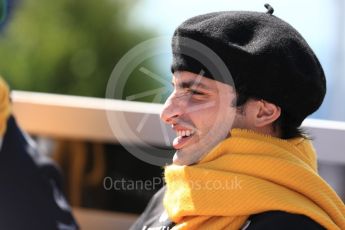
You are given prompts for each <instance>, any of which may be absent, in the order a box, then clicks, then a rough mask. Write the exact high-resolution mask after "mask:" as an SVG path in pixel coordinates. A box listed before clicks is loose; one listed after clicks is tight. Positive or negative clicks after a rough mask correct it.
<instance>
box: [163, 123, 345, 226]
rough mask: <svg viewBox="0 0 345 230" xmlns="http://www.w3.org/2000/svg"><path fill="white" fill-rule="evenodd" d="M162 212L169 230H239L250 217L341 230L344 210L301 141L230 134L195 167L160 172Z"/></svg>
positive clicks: (236, 131)
mask: <svg viewBox="0 0 345 230" xmlns="http://www.w3.org/2000/svg"><path fill="white" fill-rule="evenodd" d="M165 180H166V185H167V190H166V194H165V197H164V201H163V203H164V207H165V209H166V210H167V212H168V215H169V217H170V218H171V220H172V221H173V222H175V223H176V226H175V227H174V228H173V229H240V228H241V226H243V224H244V223H245V221H246V220H247V219H248V217H249V216H250V215H252V214H256V213H261V212H265V211H272V210H280V211H285V212H289V213H295V214H303V215H306V216H308V217H310V218H311V219H313V220H314V221H316V222H318V223H319V224H321V225H322V226H324V227H325V228H327V229H345V206H344V204H343V202H342V201H341V200H340V198H339V197H338V196H337V194H336V193H335V192H334V191H333V190H332V188H331V187H330V186H329V185H328V184H327V183H326V182H325V181H324V180H323V179H322V178H321V177H320V176H319V175H318V173H317V162H316V155H315V151H314V149H313V146H312V144H311V142H310V141H309V140H307V139H305V138H293V139H289V140H282V139H279V138H274V137H270V136H266V135H261V134H258V133H254V132H252V131H248V130H240V129H233V130H232V131H231V137H230V138H227V139H226V140H224V141H223V142H221V143H220V144H218V145H217V146H216V147H215V148H214V149H213V150H212V151H211V152H209V153H208V154H207V155H206V156H205V157H204V158H203V159H202V160H201V161H200V162H199V163H198V164H196V165H192V166H178V165H170V166H167V167H166V168H165Z"/></svg>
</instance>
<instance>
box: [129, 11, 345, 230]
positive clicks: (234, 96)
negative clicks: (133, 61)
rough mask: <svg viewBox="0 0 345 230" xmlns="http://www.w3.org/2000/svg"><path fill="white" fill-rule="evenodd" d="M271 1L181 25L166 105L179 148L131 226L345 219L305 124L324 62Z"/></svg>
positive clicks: (280, 225) (311, 224)
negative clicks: (323, 175)
mask: <svg viewBox="0 0 345 230" xmlns="http://www.w3.org/2000/svg"><path fill="white" fill-rule="evenodd" d="M266 8H267V9H268V11H267V13H257V12H241V11H237V12H231V11H230V12H229V11H228V12H226V11H224V12H216V13H210V14H206V15H200V16H196V17H193V18H191V19H189V20H187V21H185V22H184V23H182V24H181V25H180V26H179V27H178V28H177V29H176V31H175V33H174V36H173V39H172V49H173V63H172V72H173V79H172V84H173V85H174V91H173V92H172V94H171V95H170V97H169V98H168V99H167V101H166V102H165V105H164V109H163V111H162V113H161V119H162V120H163V121H164V122H166V123H167V124H169V125H171V127H172V129H174V130H175V131H176V135H177V137H176V138H175V139H174V141H173V147H174V148H175V149H176V153H175V155H174V158H173V164H172V165H169V166H167V167H165V172H164V175H165V181H166V186H165V187H163V188H162V190H160V191H159V192H158V193H157V194H156V195H155V196H154V197H153V198H152V200H151V202H150V203H149V205H148V207H147V208H146V210H145V212H144V213H143V214H142V215H141V217H140V218H139V219H138V220H137V222H136V223H135V224H134V225H133V226H132V229H250V230H254V229H265V230H267V229H345V206H344V204H343V202H342V201H341V200H340V198H339V197H338V196H337V195H336V193H335V192H334V191H333V190H332V188H331V187H330V186H329V185H328V184H327V183H326V182H325V181H324V180H323V179H322V178H321V177H320V176H319V175H318V173H317V160H316V153H315V151H314V149H313V147H312V144H311V142H310V140H309V139H308V138H307V136H306V135H305V134H303V132H302V131H301V129H300V128H299V127H300V125H301V123H302V121H303V120H304V119H305V118H306V117H307V116H308V115H310V114H311V113H313V112H315V111H316V110H317V109H318V108H319V106H320V105H321V103H322V101H323V98H324V96H325V92H326V82H325V76H324V72H323V69H322V67H321V65H320V63H319V61H318V59H317V57H316V56H315V54H314V53H313V51H312V50H311V48H310V47H309V45H308V44H307V43H306V41H305V40H304V39H303V38H302V36H301V35H300V34H299V33H298V32H297V31H296V30H295V29H294V28H293V27H291V26H290V25H289V24H287V23H286V22H284V21H282V20H281V19H279V18H277V17H275V16H273V15H272V13H273V9H272V7H270V6H269V5H266ZM186 39H187V40H188V39H189V40H192V41H193V42H191V43H188V42H187V45H186V43H185V42H184V41H186ZM188 44H189V45H188ZM191 44H192V46H190V45H191ZM193 44H201V46H200V47H202V46H206V47H208V48H209V49H211V50H212V52H214V53H215V54H216V55H217V57H219V58H220V60H222V63H220V65H219V62H218V61H216V60H215V58H214V56H212V53H210V55H205V54H204V53H202V52H191V50H192V51H193V50H194V51H195V50H200V49H199V48H196V47H195V46H194V45H193ZM187 53H189V54H191V53H192V54H191V55H187ZM215 63H216V64H215ZM222 65H225V66H226V68H227V69H228V70H229V72H230V73H231V74H230V75H227V74H224V75H222V74H221V73H224V72H222V71H217V70H219V69H220V68H222ZM217 67H219V68H217ZM229 78H231V79H230V80H229Z"/></svg>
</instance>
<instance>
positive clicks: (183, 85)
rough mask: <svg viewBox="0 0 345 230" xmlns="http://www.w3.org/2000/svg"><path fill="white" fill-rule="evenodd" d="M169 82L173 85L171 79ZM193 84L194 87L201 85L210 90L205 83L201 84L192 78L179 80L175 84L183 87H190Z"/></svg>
mask: <svg viewBox="0 0 345 230" xmlns="http://www.w3.org/2000/svg"><path fill="white" fill-rule="evenodd" d="M171 84H172V85H173V86H174V85H175V82H174V81H172V82H171ZM193 86H194V87H201V88H203V89H206V90H210V87H208V86H206V85H205V84H203V83H201V82H196V81H193V80H190V81H183V82H179V83H178V84H177V87H179V88H183V89H186V88H192V87H193Z"/></svg>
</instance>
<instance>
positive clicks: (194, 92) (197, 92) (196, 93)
mask: <svg viewBox="0 0 345 230" xmlns="http://www.w3.org/2000/svg"><path fill="white" fill-rule="evenodd" d="M189 91H190V92H191V93H192V94H194V95H205V94H204V93H202V92H199V91H196V90H192V89H190V90H189Z"/></svg>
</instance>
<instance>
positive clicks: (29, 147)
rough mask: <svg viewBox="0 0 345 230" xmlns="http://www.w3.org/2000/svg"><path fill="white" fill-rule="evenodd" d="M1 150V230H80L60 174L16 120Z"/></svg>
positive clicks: (11, 122) (8, 129) (10, 122)
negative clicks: (66, 197)
mask: <svg viewBox="0 0 345 230" xmlns="http://www.w3.org/2000/svg"><path fill="white" fill-rule="evenodd" d="M0 146H1V150H0V229H1V230H23V229H27V230H76V229H78V226H77V223H76V221H75V219H74V217H73V216H72V212H71V209H70V207H69V205H68V203H67V201H66V199H65V197H64V195H63V193H62V183H61V176H60V172H59V170H58V169H57V168H56V167H55V166H54V164H53V163H52V162H51V160H50V159H49V158H47V157H46V156H44V155H43V154H41V153H40V152H39V151H38V150H37V148H36V147H35V144H34V142H33V141H32V140H31V139H30V137H28V136H27V135H26V134H25V133H24V132H23V131H21V130H20V129H19V127H18V126H17V124H16V122H15V119H14V118H13V117H10V118H9V120H8V122H7V129H6V133H5V135H4V136H3V139H2V143H1V144H0Z"/></svg>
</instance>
